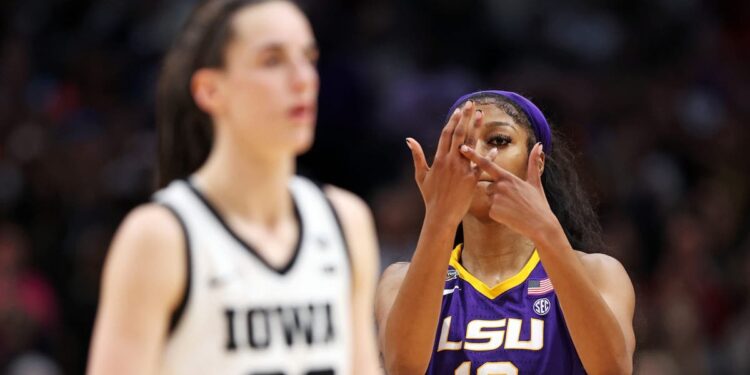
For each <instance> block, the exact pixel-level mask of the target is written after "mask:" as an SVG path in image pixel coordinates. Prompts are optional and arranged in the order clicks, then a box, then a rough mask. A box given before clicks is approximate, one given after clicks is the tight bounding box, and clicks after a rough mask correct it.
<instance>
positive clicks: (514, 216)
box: [461, 143, 557, 240]
mask: <svg viewBox="0 0 750 375" xmlns="http://www.w3.org/2000/svg"><path fill="white" fill-rule="evenodd" d="M461 153H462V154H463V155H464V156H465V157H466V158H467V159H468V160H471V161H472V162H474V163H475V164H476V165H477V169H480V170H483V171H484V172H486V173H487V174H489V175H490V176H491V177H492V179H493V182H492V183H491V184H490V185H489V186H488V187H487V194H488V195H490V202H491V206H490V213H489V216H490V217H491V218H492V219H493V220H495V221H497V222H499V223H502V224H505V225H507V226H508V227H509V228H511V229H513V230H514V231H516V232H518V233H521V234H523V235H524V236H526V237H528V238H530V239H532V240H533V239H534V238H535V236H538V235H540V234H542V233H545V229H547V228H549V225H554V224H555V223H556V222H557V218H556V217H555V215H554V213H553V212H552V209H551V208H550V206H549V202H547V197H546V196H545V195H544V188H543V187H542V166H543V161H542V158H543V157H544V155H543V150H542V144H541V143H537V144H536V145H534V147H533V148H532V149H531V152H530V153H529V161H528V165H527V170H526V179H520V178H518V177H516V175H514V174H513V173H510V172H508V171H507V170H505V169H503V168H502V167H500V166H498V165H497V164H495V163H494V162H492V159H493V157H485V156H482V155H480V154H478V153H477V152H476V151H475V150H474V148H470V147H462V148H461Z"/></svg>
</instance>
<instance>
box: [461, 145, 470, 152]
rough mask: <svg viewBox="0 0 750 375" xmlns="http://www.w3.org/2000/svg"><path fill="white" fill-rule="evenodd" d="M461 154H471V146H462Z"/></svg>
mask: <svg viewBox="0 0 750 375" xmlns="http://www.w3.org/2000/svg"><path fill="white" fill-rule="evenodd" d="M461 152H469V146H467V145H461Z"/></svg>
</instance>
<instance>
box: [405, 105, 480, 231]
mask: <svg viewBox="0 0 750 375" xmlns="http://www.w3.org/2000/svg"><path fill="white" fill-rule="evenodd" d="M481 126H482V112H481V111H477V110H475V106H474V103H472V102H471V101H469V102H467V103H466V104H465V105H464V106H463V108H457V109H456V110H455V111H454V112H453V114H452V115H451V117H450V119H448V123H447V124H446V125H445V127H444V128H443V131H442V132H441V133H440V141H439V142H438V147H437V152H436V153H435V159H434V161H433V163H432V166H431V167H430V166H428V165H427V160H426V159H425V156H424V151H422V146H421V145H420V144H419V142H417V141H416V140H414V139H412V138H407V139H406V145H407V146H408V147H409V149H410V150H411V153H412V157H413V158H414V179H415V180H416V181H417V185H418V186H419V190H420V191H421V193H422V198H423V199H424V202H425V209H426V211H427V213H428V214H435V215H439V216H440V217H441V218H442V220H446V221H448V222H449V223H455V224H456V225H458V223H459V222H460V221H461V219H463V217H464V215H465V214H466V212H467V211H468V210H469V205H470V204H471V199H472V196H473V195H474V189H475V187H476V184H477V181H478V179H479V175H480V174H481V170H480V169H479V168H476V167H473V166H472V165H471V163H470V162H469V160H468V159H467V158H465V157H463V156H462V155H461V152H460V151H459V148H462V147H474V145H475V143H476V138H477V137H476V134H477V133H478V130H479V128H480V127H481ZM469 142H471V143H469Z"/></svg>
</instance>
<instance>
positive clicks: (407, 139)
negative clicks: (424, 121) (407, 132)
mask: <svg viewBox="0 0 750 375" xmlns="http://www.w3.org/2000/svg"><path fill="white" fill-rule="evenodd" d="M406 147H408V148H411V143H409V138H406Z"/></svg>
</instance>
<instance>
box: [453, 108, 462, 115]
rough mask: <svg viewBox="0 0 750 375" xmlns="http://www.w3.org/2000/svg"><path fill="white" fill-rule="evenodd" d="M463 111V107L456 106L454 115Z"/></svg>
mask: <svg viewBox="0 0 750 375" xmlns="http://www.w3.org/2000/svg"><path fill="white" fill-rule="evenodd" d="M460 112H461V108H456V110H455V111H453V116H455V115H457V114H459V113H460Z"/></svg>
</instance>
